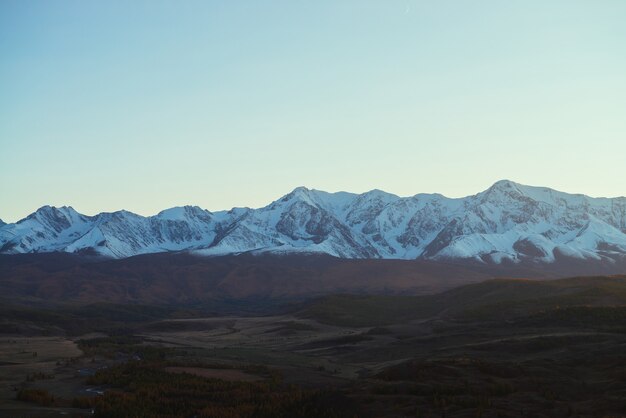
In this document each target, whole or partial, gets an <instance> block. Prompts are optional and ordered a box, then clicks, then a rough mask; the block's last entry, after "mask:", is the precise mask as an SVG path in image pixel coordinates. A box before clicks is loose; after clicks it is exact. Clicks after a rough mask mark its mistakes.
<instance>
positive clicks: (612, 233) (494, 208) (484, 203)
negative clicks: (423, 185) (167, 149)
mask: <svg viewBox="0 0 626 418" xmlns="http://www.w3.org/2000/svg"><path fill="white" fill-rule="evenodd" d="M59 251H60V252H70V253H87V254H97V255H101V256H105V257H111V258H125V257H130V256H134V255H138V254H150V253H158V252H171V251H185V252H192V253H195V254H199V255H206V256H213V255H227V254H240V253H247V252H253V253H254V252H258V253H265V252H271V253H324V254H329V255H332V256H335V257H339V258H364V259H367V258H382V259H425V260H448V259H449V260H455V259H463V260H473V261H476V262H481V263H495V264H499V263H502V262H504V261H510V262H513V263H517V262H521V261H529V260H531V261H534V262H538V263H551V262H554V261H555V260H556V259H557V258H558V257H570V258H577V259H583V260H584V259H593V260H596V261H606V262H609V263H611V262H615V260H622V259H623V258H624V257H626V197H617V198H592V197H589V196H585V195H582V194H569V193H564V192H560V191H557V190H553V189H550V188H547V187H535V186H526V185H522V184H519V183H515V182H512V181H510V180H501V181H498V182H496V183H494V184H493V185H492V186H491V187H489V188H488V189H487V190H485V191H483V192H480V193H477V194H475V195H471V196H467V197H461V198H448V197H445V196H443V195H441V194H436V193H434V194H424V193H421V194H416V195H414V196H410V197H399V196H396V195H394V194H391V193H387V192H384V191H382V190H377V189H374V190H371V191H369V192H365V193H361V194H355V193H349V192H336V193H329V192H324V191H321V190H315V189H308V188H306V187H297V188H296V189H294V190H293V191H291V192H290V193H288V194H286V195H284V196H282V197H281V198H279V199H277V200H275V201H273V202H271V203H270V204H269V205H267V206H264V207H262V208H258V209H251V208H233V209H231V210H229V211H217V212H210V211H208V210H205V209H202V208H200V207H198V206H179V207H173V208H169V209H165V210H162V211H160V212H159V213H158V214H156V215H153V216H141V215H137V214H134V213H132V212H128V211H125V210H120V211H116V212H103V213H99V214H97V215H94V216H87V215H82V214H80V213H78V212H77V211H76V210H74V209H73V208H72V207H70V206H62V207H59V208H56V207H52V206H43V207H41V208H39V209H38V210H37V211H35V212H34V213H32V214H30V215H28V216H27V217H26V218H24V219H22V220H20V221H18V222H16V223H10V224H5V225H2V224H0V253H4V254H16V253H36V252H59Z"/></svg>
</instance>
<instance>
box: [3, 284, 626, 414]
mask: <svg viewBox="0 0 626 418" xmlns="http://www.w3.org/2000/svg"><path fill="white" fill-rule="evenodd" d="M625 286H626V284H625V282H624V279H623V278H594V279H567V280H558V281H551V282H530V281H523V280H521V281H514V280H496V281H489V282H485V283H481V284H477V285H469V286H465V287H462V288H458V289H453V290H451V291H448V292H445V293H442V294H438V295H432V296H419V297H417V296H414V297H405V296H380V297H379V296H353V295H336V296H331V297H326V298H322V299H317V300H315V301H311V302H308V303H306V304H304V305H300V306H297V307H295V308H294V310H293V312H292V313H288V314H281V315H271V316H242V315H229V316H223V315H222V316H209V317H206V316H202V315H201V312H197V315H198V316H197V317H185V318H181V317H180V316H181V315H179V314H178V313H177V314H172V312H175V310H171V309H169V308H168V309H165V308H161V309H159V308H153V307H137V306H135V307H128V308H125V307H117V306H116V307H114V308H112V307H107V309H104V308H102V307H98V308H97V309H96V310H95V312H96V313H94V314H93V315H94V316H92V317H91V318H95V319H96V320H95V321H94V325H93V327H92V329H87V331H90V333H88V334H83V335H80V336H75V335H72V333H71V332H68V331H65V330H63V327H62V325H63V323H64V321H65V320H66V318H65V316H66V315H68V313H67V312H68V311H67V310H61V311H60V312H56V313H55V312H52V311H45V312H43V313H42V315H43V317H44V318H50V317H51V315H50V314H51V312H52V313H54V314H55V315H59V316H60V317H61V321H60V322H57V323H55V322H54V320H50V321H49V322H46V323H45V324H37V321H36V316H33V315H30V314H29V316H28V318H27V319H26V320H23V319H19V318H16V317H13V319H11V320H7V319H6V318H5V323H7V324H9V325H11V326H13V327H17V328H20V327H27V326H26V324H28V327H27V328H28V329H29V330H31V332H33V330H34V329H35V327H36V326H40V327H41V329H42V330H43V331H45V332H47V333H49V332H53V331H54V330H55V329H56V330H58V334H59V335H57V336H44V337H41V336H40V337H34V336H33V337H23V336H22V337H18V336H15V335H10V334H5V335H6V337H3V338H2V339H0V376H2V380H1V383H0V384H1V386H0V397H1V402H2V403H1V406H0V415H2V416H16V417H26V416H60V415H62V414H63V415H66V414H67V415H70V416H91V410H92V408H93V409H94V410H95V416H105V417H108V416H164V417H165V416H168V417H174V416H192V415H196V416H216V417H217V416H224V417H230V416H232V417H255V416H285V417H288V416H289V417H297V416H301V417H306V416H320V417H322V416H329V417H331V416H336V417H343V416H349V417H354V416H357V417H409V416H410V417H415V416H419V417H442V416H445V417H477V416H479V417H494V418H495V417H555V416H557V417H568V416H571V417H620V416H624V414H625V412H626V354H624V353H626V350H625V348H626V299H624V297H625V295H626V292H624V289H625ZM89 309H90V310H91V311H92V312H94V308H93V307H90V308H89ZM124 312H128V313H129V316H130V317H131V319H132V318H134V319H133V321H129V322H127V323H126V324H123V323H121V322H119V319H120V318H123V315H124V314H123V313H124ZM187 312H189V311H187ZM99 315H101V316H99ZM119 315H122V316H121V317H120V316H119ZM52 316H54V315H52ZM187 316H191V315H188V314H187ZM103 323H106V324H109V325H110V324H114V325H115V326H114V327H113V328H112V329H113V330H114V332H109V333H106V332H102V331H103V330H102V329H101V324H103ZM9 328H10V327H9ZM87 328H89V327H87ZM70 329H72V330H75V329H76V328H72V327H70ZM95 331H100V332H99V333H94V332H95ZM35 353H36V354H35ZM209 393H221V394H222V395H221V397H216V395H210V396H209V395H208V394H209ZM18 399H19V400H18ZM229 399H240V400H241V402H239V403H232V402H231V401H229ZM159 414H160V415H159Z"/></svg>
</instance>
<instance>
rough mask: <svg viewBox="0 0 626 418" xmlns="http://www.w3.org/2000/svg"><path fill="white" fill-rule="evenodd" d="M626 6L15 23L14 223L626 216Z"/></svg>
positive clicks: (262, 7) (384, 5) (176, 10)
mask: <svg viewBox="0 0 626 418" xmlns="http://www.w3.org/2000/svg"><path fill="white" fill-rule="evenodd" d="M625 22H626V1H624V0H615V1H610V0H597V1H590V0H580V1H577V0H562V1H559V0H550V1H546V0H518V1H515V0H512V1H502V0H493V1H474V0H472V1H469V0H467V1H463V0H436V1H435V0H432V1H411V0H377V1H364V0H355V1H347V0H328V1H296V0H285V1H270V0H266V1H258V0H254V1H252V0H251V1H236V0H222V1H208V0H203V1H158V0H149V1H140V0H137V1H126V0H124V1H114V0H107V1H84V0H78V1H63V0H59V1H43V0H41V1H33V0H3V1H1V2H0V218H2V219H3V220H5V221H16V220H18V219H20V218H22V217H24V216H26V215H27V214H28V213H30V212H32V211H34V210H35V209H37V208H38V207H39V206H42V205H44V204H51V205H57V206H61V205H71V206H73V207H74V208H75V209H77V210H79V211H80V212H82V213H86V214H95V213H97V212H100V211H112V210H117V209H122V208H123V209H127V210H130V211H133V212H137V213H140V214H144V215H150V214H154V213H156V212H158V211H159V210H161V209H164V208H167V207H171V206H177V205H184V204H196V205H199V206H201V207H204V208H207V209H209V210H219V209H228V208H230V207H232V206H250V207H258V206H263V205H265V204H267V203H269V202H270V201H271V200H274V199H276V198H278V197H279V196H281V195H283V194H285V193H287V192H289V191H290V190H291V189H293V188H294V187H296V186H300V185H305V186H307V187H310V188H316V189H321V190H327V191H339V190H346V191H353V192H364V191H367V190H370V189H374V188H379V189H383V190H386V191H388V192H392V193H396V194H399V195H402V196H407V195H413V194H416V193H418V192H440V193H443V194H445V195H448V196H453V197H454V196H464V195H468V194H473V193H476V192H479V191H481V190H484V189H486V188H487V187H488V186H490V185H491V184H492V183H493V182H495V181H496V180H499V179H503V178H507V179H510V180H514V181H517V182H520V183H524V184H530V185H541V186H549V187H553V188H556V189H559V190H562V191H567V192H581V193H586V194H589V195H592V196H619V195H625V194H626V23H625Z"/></svg>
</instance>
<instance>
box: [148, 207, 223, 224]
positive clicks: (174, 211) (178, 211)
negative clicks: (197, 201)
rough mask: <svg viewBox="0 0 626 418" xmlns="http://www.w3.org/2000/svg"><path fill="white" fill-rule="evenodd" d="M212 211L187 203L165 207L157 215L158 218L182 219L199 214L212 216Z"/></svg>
mask: <svg viewBox="0 0 626 418" xmlns="http://www.w3.org/2000/svg"><path fill="white" fill-rule="evenodd" d="M210 215H211V212H209V211H208V210H206V209H202V208H201V207H200V206H193V205H185V206H174V207H172V208H169V209H164V210H162V211H161V212H159V213H158V214H156V215H155V217H156V218H159V219H164V220H170V221H176V220H182V219H185V218H188V217H190V216H191V217H198V216H210Z"/></svg>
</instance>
